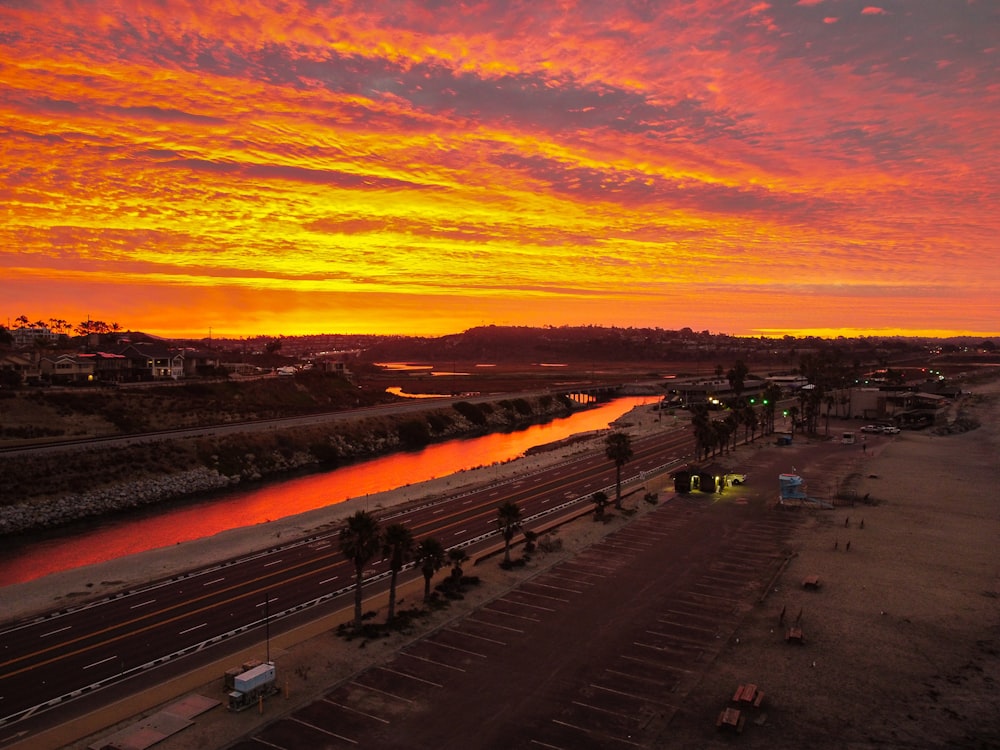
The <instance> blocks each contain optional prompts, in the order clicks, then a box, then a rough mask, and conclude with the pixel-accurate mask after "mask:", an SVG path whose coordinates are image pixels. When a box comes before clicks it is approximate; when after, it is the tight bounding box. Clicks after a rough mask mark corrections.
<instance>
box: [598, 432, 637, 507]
mask: <svg viewBox="0 0 1000 750" xmlns="http://www.w3.org/2000/svg"><path fill="white" fill-rule="evenodd" d="M604 454H605V455H606V456H607V457H608V459H610V460H611V461H614V462H615V507H616V508H618V509H619V510H621V507H622V467H623V466H624V465H625V464H627V463H628V462H629V461H631V460H632V438H630V437H629V436H628V433H625V432H612V433H611V434H610V435H608V436H607V438H605V440H604Z"/></svg>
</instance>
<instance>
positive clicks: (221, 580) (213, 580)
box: [201, 578, 226, 586]
mask: <svg viewBox="0 0 1000 750" xmlns="http://www.w3.org/2000/svg"><path fill="white" fill-rule="evenodd" d="M224 580H226V579H225V578H214V579H212V580H211V581H205V582H204V583H203V584H201V585H202V586H211V585H212V584H213V583H222V582H223V581H224Z"/></svg>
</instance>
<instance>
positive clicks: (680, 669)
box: [620, 654, 694, 674]
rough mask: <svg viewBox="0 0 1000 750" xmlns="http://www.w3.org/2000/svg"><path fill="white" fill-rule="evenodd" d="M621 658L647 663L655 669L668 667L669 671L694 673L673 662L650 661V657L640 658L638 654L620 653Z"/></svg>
mask: <svg viewBox="0 0 1000 750" xmlns="http://www.w3.org/2000/svg"><path fill="white" fill-rule="evenodd" d="M620 658H622V659H625V660H626V661H634V662H636V663H637V664H648V665H649V666H651V667H656V668H657V669H669V670H670V671H671V672H683V673H684V674H694V670H693V669H684V667H678V666H675V665H673V664H663V663H661V662H658V661H652V660H650V659H640V658H639V657H638V656H629V655H628V654H621V657H620Z"/></svg>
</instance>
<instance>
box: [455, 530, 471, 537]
mask: <svg viewBox="0 0 1000 750" xmlns="http://www.w3.org/2000/svg"><path fill="white" fill-rule="evenodd" d="M466 531H468V529H462V530H461V531H456V532H455V536H460V535H461V534H464V533H465V532H466Z"/></svg>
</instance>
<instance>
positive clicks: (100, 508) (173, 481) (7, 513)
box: [0, 468, 233, 534]
mask: <svg viewBox="0 0 1000 750" xmlns="http://www.w3.org/2000/svg"><path fill="white" fill-rule="evenodd" d="M232 483H233V480H232V479H231V478H229V477H226V476H222V475H221V474H219V473H218V472H217V471H212V470H211V469H207V468H197V469H191V470H190V471H184V472H180V473H178V474H170V475H167V476H161V477H151V478H147V479H140V480H137V481H135V482H129V483H127V484H122V485H119V486H115V487H105V488H102V489H97V490H91V491H90V492H83V493H80V494H71V495H64V496H63V497H58V498H53V499H50V500H44V501H41V502H36V503H18V504H16V505H6V506H3V507H0V534H17V533H20V532H24V531H32V530H37V529H44V528H50V527H53V526H60V525H63V524H66V523H69V522H71V521H78V520H81V519H84V518H91V517H94V516H102V515H106V514H108V513H113V512H117V511H122V510H128V509H130V508H138V507H140V506H143V505H150V504H153V503H160V502H163V501H165V500H170V499H173V498H178V497H185V496H188V495H195V494H198V493H200V492H209V491H212V490H217V489H221V488H223V487H227V486H228V485H230V484H232Z"/></svg>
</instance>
